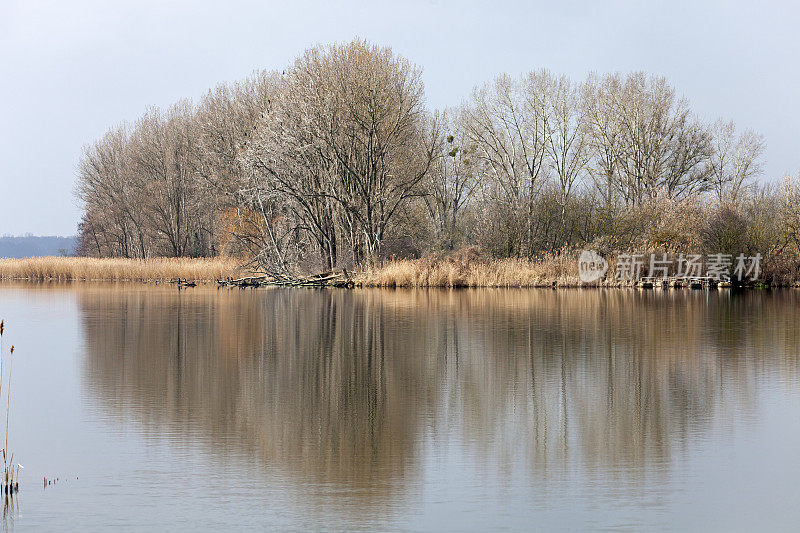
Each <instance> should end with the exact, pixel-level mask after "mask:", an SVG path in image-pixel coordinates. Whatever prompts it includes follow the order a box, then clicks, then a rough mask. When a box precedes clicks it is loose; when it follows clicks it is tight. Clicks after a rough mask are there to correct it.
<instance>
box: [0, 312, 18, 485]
mask: <svg viewBox="0 0 800 533" xmlns="http://www.w3.org/2000/svg"><path fill="white" fill-rule="evenodd" d="M5 329H6V327H5V320H0V392H1V391H2V384H3V378H4V377H5V375H4V374H3V372H2V368H3V362H4V360H5V358H6V354H5V351H4V350H3V334H4V333H5ZM13 357H14V345H13V344H12V345H11V349H10V350H9V353H8V368H9V369H8V384H7V387H8V391H7V392H6V435H5V445H4V446H3V486H2V491H3V492H4V493H5V494H11V495H13V494H14V493H15V492H16V491H17V490H18V488H19V482H18V475H19V469H18V468H14V454H13V453H12V454H9V452H8V428H9V420H10V416H11V370H12V368H13V366H12V362H13V360H14V359H13Z"/></svg>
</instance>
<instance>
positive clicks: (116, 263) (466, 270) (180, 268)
mask: <svg viewBox="0 0 800 533" xmlns="http://www.w3.org/2000/svg"><path fill="white" fill-rule="evenodd" d="M240 264H241V261H240V260H237V259H235V258H211V259H190V258H177V259H175V258H153V259H120V258H109V259H97V258H91V257H32V258H27V259H0V279H4V280H29V281H133V282H155V281H159V282H161V281H169V280H175V279H178V278H182V279H185V280H192V281H197V282H213V281H215V280H217V279H222V278H227V277H237V276H241V275H249V274H248V273H243V272H242V271H241V269H240V267H239V265H240ZM356 281H357V282H358V283H359V284H361V285H363V286H371V287H552V286H554V285H557V286H561V287H575V286H579V285H580V280H579V278H578V272H577V262H576V260H575V258H574V257H572V256H571V255H569V254H567V255H563V256H551V257H547V258H545V259H543V260H539V261H527V260H524V259H502V260H484V259H474V258H468V257H464V256H459V255H458V254H456V255H455V256H452V257H437V258H432V257H426V258H422V259H415V260H398V261H393V262H390V263H387V264H385V265H383V266H381V267H376V268H373V269H371V270H368V271H366V272H362V273H359V274H356Z"/></svg>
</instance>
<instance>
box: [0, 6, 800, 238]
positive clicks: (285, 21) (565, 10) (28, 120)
mask: <svg viewBox="0 0 800 533" xmlns="http://www.w3.org/2000/svg"><path fill="white" fill-rule="evenodd" d="M799 15H800V8H798V7H797V6H796V5H793V4H792V3H790V2H786V3H785V4H784V3H777V2H776V3H772V4H768V3H762V4H760V5H759V4H758V3H756V2H710V3H703V2H686V3H683V2H676V1H672V2H609V1H592V2H585V3H584V2H564V1H560V2H552V1H551V2H544V3H536V2H530V3H527V2H526V3H524V2H497V1H496V2H491V3H489V2H485V3H477V2H476V3H471V2H468V1H463V0H462V1H457V2H448V1H444V0H440V1H436V0H433V1H412V2H403V3H401V2H364V3H361V2H338V1H328V2H309V1H299V2H295V1H291V0H283V1H280V2H236V1H231V2H206V1H200V0H193V1H187V2H179V1H175V2H170V1H168V0H161V1H146V0H137V1H119V0H117V1H108V0H103V1H100V0H98V1H68V0H59V1H39V0H0V235H1V234H21V233H25V232H32V233H35V234H50V235H71V234H74V233H75V231H76V225H77V222H78V220H79V218H80V208H79V205H78V204H77V202H76V200H75V199H74V197H73V194H72V191H73V185H74V181H75V168H76V164H77V160H78V157H79V155H80V150H81V147H82V146H83V145H84V144H86V143H88V142H90V141H91V140H92V139H94V138H96V137H98V136H100V135H101V134H102V133H103V132H104V131H105V130H106V129H108V128H109V127H111V126H113V125H115V124H117V123H119V122H121V121H123V120H127V121H132V120H135V119H136V117H137V116H138V115H139V114H141V113H142V112H143V111H144V110H145V108H146V107H148V106H150V105H159V106H167V105H169V104H171V103H172V102H174V101H175V100H177V99H178V98H182V97H190V98H194V99H196V98H198V97H199V96H201V95H202V94H203V93H204V92H205V91H206V90H207V89H208V88H210V87H212V86H213V85H215V84H217V83H218V82H220V81H231V80H236V79H239V78H242V77H244V76H246V75H247V74H249V73H250V72H251V71H253V70H254V69H256V68H282V67H284V66H285V65H287V64H288V63H289V62H290V61H291V60H292V59H293V58H294V57H295V56H297V55H298V54H299V53H301V52H302V51H303V50H304V49H305V48H307V47H309V46H313V45H314V44H317V43H327V42H331V41H345V40H350V39H352V38H353V37H355V36H359V37H363V38H366V39H369V40H371V41H374V42H377V43H379V44H384V45H389V46H391V47H392V48H393V49H394V50H395V51H396V52H398V53H400V54H402V55H403V56H405V57H407V58H408V59H410V60H411V61H413V62H415V63H417V64H418V65H420V66H421V67H423V69H424V72H423V77H424V81H425V86H426V93H427V97H428V103H429V105H430V106H431V107H443V106H446V105H452V104H457V103H458V102H459V101H461V100H462V99H463V98H464V97H466V96H468V95H469V93H470V92H471V90H472V87H473V86H474V85H476V84H478V83H482V82H484V81H487V80H489V79H491V78H492V77H494V76H495V75H496V74H498V73H501V72H507V73H510V74H519V73H522V72H525V71H528V70H532V69H538V68H541V67H546V68H549V69H551V70H552V71H554V72H558V73H566V74H569V75H570V76H573V77H574V78H576V79H580V78H583V77H584V76H585V75H586V73H588V72H589V71H596V72H609V71H623V72H624V71H630V70H646V71H648V72H652V73H655V74H660V75H664V76H667V77H668V78H669V79H670V80H671V82H672V83H673V85H674V86H675V87H676V88H677V89H678V91H679V93H681V94H682V95H684V96H685V97H687V98H688V99H689V100H690V101H691V103H692V106H693V108H694V109H695V110H696V111H697V112H698V113H699V114H700V115H702V116H703V117H706V118H709V119H715V118H718V117H722V118H725V119H730V120H734V121H735V122H736V123H737V124H738V125H739V126H740V127H742V128H752V129H754V130H756V131H758V132H760V133H762V134H763V135H764V136H765V137H766V142H767V151H766V156H765V163H766V165H765V166H766V172H765V178H771V179H774V178H778V177H781V176H783V175H786V174H788V173H792V174H794V173H796V172H797V171H798V169H800V104H798V96H800V37H799V36H798V35H800V24H798V23H799V22H800V16H799Z"/></svg>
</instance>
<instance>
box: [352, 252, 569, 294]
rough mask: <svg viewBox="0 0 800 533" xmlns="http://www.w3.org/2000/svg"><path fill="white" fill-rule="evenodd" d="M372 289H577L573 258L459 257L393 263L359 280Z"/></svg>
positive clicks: (371, 271)
mask: <svg viewBox="0 0 800 533" xmlns="http://www.w3.org/2000/svg"><path fill="white" fill-rule="evenodd" d="M359 278H360V279H359V281H360V282H361V283H362V284H363V285H366V286H373V287H553V286H559V287H578V286H580V285H581V282H580V278H579V277H578V263H577V260H576V258H575V257H574V256H572V255H571V254H565V255H561V256H548V257H546V258H544V259H542V260H539V261H528V260H525V259H500V260H486V261H483V260H477V261H476V260H462V259H459V258H458V257H445V258H422V259H416V260H401V261H393V262H391V263H388V264H386V265H384V266H381V267H377V268H374V269H372V270H370V271H368V272H365V273H364V274H362V275H361V276H359Z"/></svg>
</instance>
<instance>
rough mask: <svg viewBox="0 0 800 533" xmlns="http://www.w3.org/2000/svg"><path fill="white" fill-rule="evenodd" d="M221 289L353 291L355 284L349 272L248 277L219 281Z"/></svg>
mask: <svg viewBox="0 0 800 533" xmlns="http://www.w3.org/2000/svg"><path fill="white" fill-rule="evenodd" d="M217 283H218V284H219V285H220V286H221V287H239V288H242V289H243V288H245V287H341V288H347V289H352V288H353V287H355V282H354V281H353V280H352V278H351V277H350V275H349V274H348V273H347V270H342V271H341V272H323V273H321V274H314V275H313V276H303V277H289V276H283V275H272V276H248V277H245V278H239V279H231V278H228V279H219V280H217Z"/></svg>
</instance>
